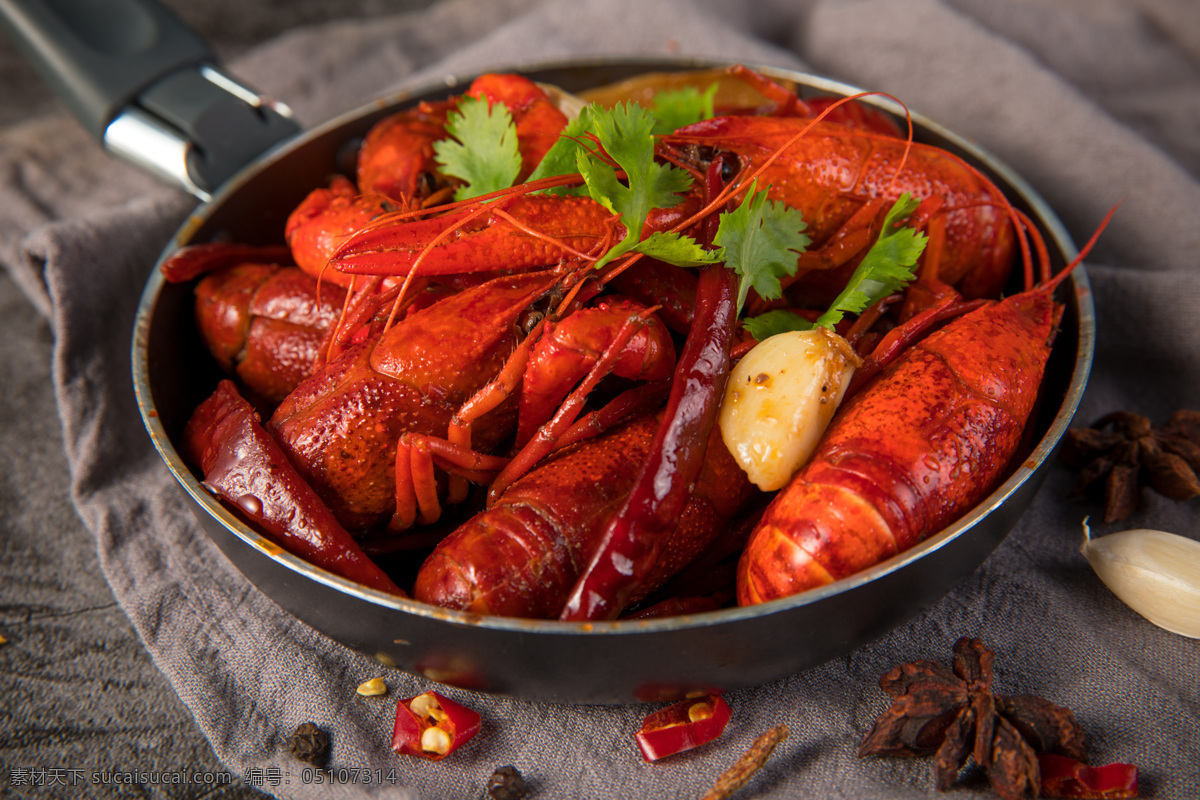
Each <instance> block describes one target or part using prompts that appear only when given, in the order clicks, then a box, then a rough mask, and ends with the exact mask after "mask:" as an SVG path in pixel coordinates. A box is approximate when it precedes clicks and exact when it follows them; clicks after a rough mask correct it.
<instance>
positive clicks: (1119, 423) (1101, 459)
mask: <svg viewBox="0 0 1200 800" xmlns="http://www.w3.org/2000/svg"><path fill="white" fill-rule="evenodd" d="M1059 457H1060V458H1061V459H1062V461H1063V463H1065V464H1067V465H1068V466H1070V467H1074V468H1076V469H1078V470H1079V478H1078V479H1077V480H1076V482H1075V486H1074V488H1072V490H1071V494H1072V496H1075V495H1079V494H1081V493H1083V492H1084V491H1085V490H1087V489H1088V488H1089V487H1090V486H1092V485H1094V484H1097V483H1098V482H1099V481H1101V479H1103V487H1104V521H1105V522H1119V521H1120V520H1123V519H1125V518H1126V517H1128V516H1129V515H1130V514H1132V513H1133V512H1134V510H1136V509H1137V507H1138V504H1139V503H1140V502H1141V496H1142V487H1143V486H1144V485H1147V486H1149V487H1150V488H1152V489H1154V491H1156V492H1158V493H1159V494H1161V495H1163V496H1164V497H1168V498H1170V499H1172V500H1178V501H1186V500H1191V499H1192V498H1194V497H1200V478H1198V477H1197V476H1198V475H1200V411H1192V410H1189V409H1180V410H1178V411H1174V412H1172V413H1171V415H1170V416H1169V417H1168V418H1167V421H1166V423H1164V424H1163V425H1162V426H1160V427H1154V426H1153V425H1151V423H1150V420H1148V419H1147V418H1146V417H1143V416H1142V415H1140V414H1134V413H1133V412H1131V411H1115V412H1113V413H1111V414H1106V415H1105V416H1103V417H1101V418H1100V419H1099V420H1097V421H1096V422H1095V424H1093V425H1091V426H1090V427H1086V428H1071V429H1070V430H1068V431H1067V434H1066V437H1065V438H1064V439H1063V446H1062V450H1061V451H1060V453H1059Z"/></svg>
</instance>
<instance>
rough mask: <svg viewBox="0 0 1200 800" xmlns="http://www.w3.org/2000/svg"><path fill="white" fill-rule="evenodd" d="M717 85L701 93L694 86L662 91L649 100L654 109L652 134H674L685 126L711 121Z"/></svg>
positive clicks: (711, 85) (710, 86)
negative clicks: (703, 120)
mask: <svg viewBox="0 0 1200 800" xmlns="http://www.w3.org/2000/svg"><path fill="white" fill-rule="evenodd" d="M716 94H717V84H715V83H711V84H709V86H708V88H707V89H705V90H704V91H703V92H701V91H700V90H699V89H697V88H696V87H695V86H685V87H683V88H682V89H663V90H662V91H660V92H656V93H655V95H654V98H653V99H652V100H651V102H652V104H653V106H654V108H653V111H654V119H655V123H654V133H656V134H664V133H674V132H675V131H677V130H679V129H680V128H682V127H684V126H685V125H691V124H692V123H693V122H699V121H700V120H702V119H711V118H712V116H713V98H714V97H716Z"/></svg>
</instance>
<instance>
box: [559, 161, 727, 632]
mask: <svg viewBox="0 0 1200 800" xmlns="http://www.w3.org/2000/svg"><path fill="white" fill-rule="evenodd" d="M721 163H722V162H721V161H720V160H719V159H717V160H714V161H713V165H711V166H710V167H709V177H708V181H707V183H708V186H707V192H708V194H709V196H713V195H714V194H715V192H716V191H719V185H718V184H719V181H720V178H719V176H720V173H721ZM714 216H715V215H714ZM714 232H715V229H712V230H710V231H709V232H708V233H707V234H706V236H705V237H702V238H705V239H707V241H709V242H711V237H712V234H713V233H714ZM737 291H738V278H737V275H735V274H734V272H733V270H731V269H729V268H727V267H726V266H725V265H724V264H710V265H708V266H706V267H703V268H702V269H701V270H700V277H699V279H698V280H697V284H696V311H695V316H694V319H693V321H692V328H691V330H690V331H689V332H688V335H687V340H686V341H685V342H684V345H683V352H682V353H680V356H679V361H678V362H677V363H676V365H675V374H674V376H673V378H672V381H671V391H670V394H669V395H668V397H667V408H666V411H665V412H664V414H663V421H662V424H661V425H660V427H659V429H658V432H657V433H656V434H655V437H654V441H653V443H652V444H651V447H650V455H649V456H648V457H647V458H646V461H645V463H643V464H642V467H641V472H640V473H639V474H638V479H637V482H636V483H635V484H634V487H633V489H631V490H630V492H629V495H628V496H627V497H626V499H625V503H624V505H622V506H621V507H620V508H619V509H618V510H617V511H616V512H614V513H613V515H612V516H611V517H610V518H609V520H608V522H607V523H606V528H605V532H604V536H603V538H602V539H601V543H600V546H599V547H597V548H596V550H595V552H594V553H593V554H592V558H591V561H590V562H589V563H588V565H587V566H586V567H585V568H584V570H583V572H582V574H581V575H580V576H579V579H578V580H577V581H576V582H575V586H574V587H573V588H572V589H571V594H570V596H569V597H568V598H567V603H566V605H565V607H564V608H563V610H562V613H561V614H560V615H559V619H561V620H563V621H564V622H582V621H585V620H602V619H616V617H617V616H618V615H619V614H620V613H621V611H622V610H624V608H625V606H626V604H627V603H628V601H629V599H630V597H631V596H632V595H633V593H634V592H635V591H636V590H637V589H638V588H639V587H640V586H641V584H642V581H643V580H645V578H646V575H647V574H648V573H649V571H650V569H651V567H652V566H653V565H654V564H655V563H656V561H657V560H658V557H659V554H660V553H661V551H662V549H663V546H664V543H665V541H666V538H667V536H666V534H668V533H669V532H670V531H671V530H672V529H674V527H675V524H676V523H677V522H678V520H679V515H680V514H681V513H682V512H683V508H684V506H685V505H687V502H688V500H689V499H690V497H691V492H692V487H693V486H694V484H695V480H696V476H697V475H698V474H699V473H700V468H701V467H702V466H703V463H704V451H705V448H706V447H707V444H708V434H709V431H710V430H711V429H712V426H713V424H714V422H715V421H716V418H717V411H718V408H719V406H720V404H721V398H722V396H723V395H724V392H725V381H726V380H727V379H728V377H729V348H730V346H731V344H732V342H733V334H734V331H735V329H736V328H737Z"/></svg>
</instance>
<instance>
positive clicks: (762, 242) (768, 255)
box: [713, 182, 812, 314]
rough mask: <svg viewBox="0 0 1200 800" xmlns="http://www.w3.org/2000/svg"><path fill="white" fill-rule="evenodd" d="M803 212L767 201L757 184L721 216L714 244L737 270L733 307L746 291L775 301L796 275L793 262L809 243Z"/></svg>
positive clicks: (773, 201) (739, 306)
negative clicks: (783, 282) (783, 281)
mask: <svg viewBox="0 0 1200 800" xmlns="http://www.w3.org/2000/svg"><path fill="white" fill-rule="evenodd" d="M806 227H808V226H807V223H805V222H804V217H803V216H802V215H801V213H800V212H799V211H798V210H796V209H794V208H789V207H788V206H786V205H784V204H783V203H780V202H778V201H776V200H768V199H767V193H766V192H760V191H758V188H757V182H755V183H752V184H750V191H749V193H748V194H747V196H746V199H745V200H743V201H742V204H741V205H740V206H738V207H737V208H735V209H734V210H733V211H727V212H725V213H724V214H722V215H721V222H720V225H719V226H718V227H717V234H716V236H714V237H713V243H714V244H716V245H719V246H720V247H721V248H722V249H721V257H722V259H723V260H724V261H725V264H726V266H728V267H729V268H730V269H732V270H733V271H734V272H736V273H737V274H738V275H739V276H740V278H741V280H740V281H739V283H738V298H737V308H738V313H739V314H740V313H741V310H742V305H743V304H744V303H745V302H746V296H747V295H748V294H749V293H750V289H754V291H756V292H758V294H759V296H761V297H762V298H763V299H764V300H775V299H777V298H778V297H780V296H781V295H782V293H783V290H782V288H781V285H780V281H781V279H782V278H784V277H785V276H791V275H795V274H796V260H797V258H798V257H799V255H800V254H801V253H802V252H804V250H805V248H807V247H808V246H809V244H811V243H812V240H811V239H810V238H809V237H808V235H807V234H805V233H803V231H804V229H805V228H806Z"/></svg>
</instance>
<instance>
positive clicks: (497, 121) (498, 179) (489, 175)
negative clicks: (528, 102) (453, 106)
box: [433, 96, 521, 200]
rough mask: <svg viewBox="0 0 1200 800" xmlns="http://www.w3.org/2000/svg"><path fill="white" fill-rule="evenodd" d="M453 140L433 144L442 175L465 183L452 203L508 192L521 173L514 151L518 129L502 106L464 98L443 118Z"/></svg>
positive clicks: (478, 99) (474, 98)
mask: <svg viewBox="0 0 1200 800" xmlns="http://www.w3.org/2000/svg"><path fill="white" fill-rule="evenodd" d="M446 132H447V133H449V134H450V135H451V136H452V137H454V138H452V139H442V140H440V141H437V142H434V143H433V150H434V153H435V154H436V155H437V158H436V161H437V163H438V165H439V166H440V167H441V168H442V172H444V173H446V174H447V175H451V176H453V177H455V178H458V179H459V180H462V181H464V182H465V185H464V186H460V187H459V188H458V190H457V191H456V192H455V193H454V199H455V200H470V199H471V198H472V197H478V196H479V195H482V194H487V193H489V192H495V191H498V190H500V189H507V188H508V187H510V186H512V185H513V183H514V182H515V181H516V180H517V175H518V174H520V172H521V154H520V152H519V151H518V150H517V126H516V124H515V123H514V122H513V118H512V114H511V113H510V112H509V110H508V108H506V107H505V105H504V104H503V103H494V104H492V105H491V106H490V108H489V104H488V101H487V100H482V99H480V98H478V97H471V96H467V97H464V98H462V100H461V101H460V102H459V104H458V109H457V110H455V111H451V112H450V114H449V115H447V118H446Z"/></svg>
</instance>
